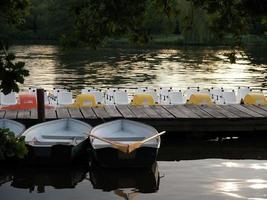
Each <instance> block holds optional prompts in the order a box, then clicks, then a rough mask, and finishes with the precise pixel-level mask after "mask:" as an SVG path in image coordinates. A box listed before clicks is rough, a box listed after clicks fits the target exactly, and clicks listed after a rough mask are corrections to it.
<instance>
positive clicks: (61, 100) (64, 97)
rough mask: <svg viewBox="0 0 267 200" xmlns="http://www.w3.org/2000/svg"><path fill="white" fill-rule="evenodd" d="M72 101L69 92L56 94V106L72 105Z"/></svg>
mask: <svg viewBox="0 0 267 200" xmlns="http://www.w3.org/2000/svg"><path fill="white" fill-rule="evenodd" d="M73 102H74V100H73V98H72V92H70V91H60V92H58V94H57V104H58V105H62V106H66V105H71V104H73Z"/></svg>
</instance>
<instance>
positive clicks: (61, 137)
mask: <svg viewBox="0 0 267 200" xmlns="http://www.w3.org/2000/svg"><path fill="white" fill-rule="evenodd" d="M86 137H87V136H75V135H72V136H71V135H42V138H43V139H55V140H56V139H58V140H64V139H65V140H73V139H76V140H83V139H85V138H86Z"/></svg>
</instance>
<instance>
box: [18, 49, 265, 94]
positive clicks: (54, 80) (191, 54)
mask: <svg viewBox="0 0 267 200" xmlns="http://www.w3.org/2000/svg"><path fill="white" fill-rule="evenodd" d="M13 51H15V52H16V53H17V58H18V60H22V61H25V62H26V66H27V69H29V70H30V73H31V75H30V76H29V77H27V79H26V81H25V84H24V85H23V86H24V87H28V86H30V85H36V86H42V87H45V88H47V89H52V88H53V87H55V86H58V85H61V86H62V85H63V86H67V87H68V88H69V89H81V88H83V87H86V86H95V87H100V88H105V87H125V88H132V87H136V86H147V85H149V86H154V87H160V86H173V87H175V88H177V89H183V88H186V87H187V86H202V87H211V86H218V87H226V88H233V87H237V86H247V85H249V86H252V87H265V86H266V67H267V57H266V55H265V54H264V52H265V51H266V49H264V48H262V50H261V49H260V48H258V49H255V48H254V47H252V48H250V49H246V50H245V51H244V52H239V53H238V54H237V55H238V60H237V63H236V64H230V63H229V62H228V60H227V58H226V57H225V55H224V54H225V53H226V52H228V50H227V49H226V48H223V47H222V48H218V47H188V48H183V47H181V48H179V49H157V48H155V49H130V48H129V49H127V48H126V49H121V48H116V49H111V48H107V49H101V50H97V51H90V50H87V49H79V50H74V51H71V52H61V51H60V49H59V48H58V47H56V46H52V45H31V46H16V47H14V48H13ZM241 53H242V54H243V55H241Z"/></svg>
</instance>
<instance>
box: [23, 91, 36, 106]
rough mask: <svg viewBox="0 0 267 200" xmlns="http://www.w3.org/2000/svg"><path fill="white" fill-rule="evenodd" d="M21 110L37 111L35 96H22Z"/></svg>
mask: <svg viewBox="0 0 267 200" xmlns="http://www.w3.org/2000/svg"><path fill="white" fill-rule="evenodd" d="M19 108H20V109H36V108H37V99H36V95H35V94H20V95H19Z"/></svg>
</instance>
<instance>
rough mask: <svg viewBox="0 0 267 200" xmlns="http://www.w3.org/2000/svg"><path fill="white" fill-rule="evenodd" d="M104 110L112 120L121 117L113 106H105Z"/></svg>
mask: <svg viewBox="0 0 267 200" xmlns="http://www.w3.org/2000/svg"><path fill="white" fill-rule="evenodd" d="M104 108H105V110H106V112H107V113H108V114H109V116H110V117H114V118H120V117H122V115H121V113H120V112H119V111H118V110H117V108H116V106H115V105H105V106H104Z"/></svg>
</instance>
